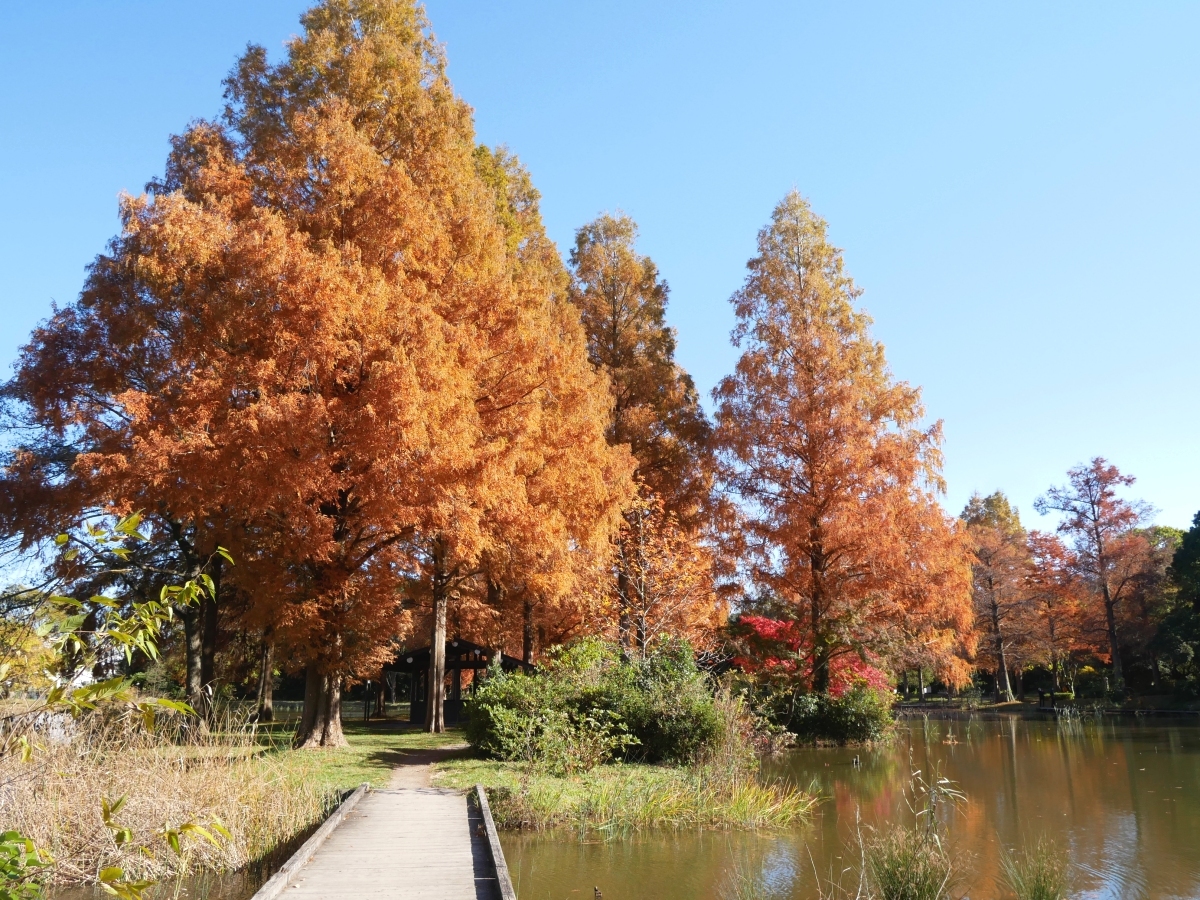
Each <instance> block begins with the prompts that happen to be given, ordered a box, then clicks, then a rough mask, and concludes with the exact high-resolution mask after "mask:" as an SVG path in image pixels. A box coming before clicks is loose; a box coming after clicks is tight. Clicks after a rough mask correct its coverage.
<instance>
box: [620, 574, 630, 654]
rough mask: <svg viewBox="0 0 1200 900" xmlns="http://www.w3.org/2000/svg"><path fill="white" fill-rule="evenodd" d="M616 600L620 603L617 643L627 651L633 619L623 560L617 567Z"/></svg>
mask: <svg viewBox="0 0 1200 900" xmlns="http://www.w3.org/2000/svg"><path fill="white" fill-rule="evenodd" d="M617 602H618V604H619V605H620V610H619V612H618V613H617V644H618V645H620V647H621V650H622V651H628V650H629V645H630V642H631V640H632V636H633V619H632V618H631V617H630V614H629V609H630V606H631V605H632V604H631V603H630V602H629V574H628V573H627V572H626V571H625V563H624V562H623V561H622V562H620V563H619V564H618V568H617Z"/></svg>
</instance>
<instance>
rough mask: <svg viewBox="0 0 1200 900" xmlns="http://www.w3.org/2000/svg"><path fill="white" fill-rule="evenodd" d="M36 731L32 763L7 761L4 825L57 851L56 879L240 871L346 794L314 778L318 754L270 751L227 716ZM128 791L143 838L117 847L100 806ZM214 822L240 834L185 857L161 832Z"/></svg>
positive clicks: (135, 834) (1, 764)
mask: <svg viewBox="0 0 1200 900" xmlns="http://www.w3.org/2000/svg"><path fill="white" fill-rule="evenodd" d="M29 737H30V740H31V741H33V742H34V743H36V744H37V745H38V747H37V750H36V752H35V753H34V755H33V758H32V759H31V760H30V761H28V762H22V761H21V760H20V759H19V758H18V757H16V756H10V757H6V758H3V759H0V822H2V823H3V825H4V827H5V828H11V829H15V830H17V831H19V832H21V833H22V834H23V835H25V836H27V837H29V838H32V839H33V840H34V842H35V843H36V844H37V845H38V846H39V847H41V848H44V849H46V850H49V851H50V853H51V854H52V855H53V856H54V858H55V866H54V869H53V871H52V873H51V879H52V881H53V882H54V883H59V884H64V883H72V882H89V881H94V880H95V879H96V877H97V874H98V872H99V870H100V869H101V868H103V867H106V866H119V867H121V868H122V869H124V870H125V871H126V873H127V874H128V875H130V876H132V877H136V878H147V879H154V880H163V879H168V878H171V877H174V876H177V875H182V874H186V873H188V872H189V871H197V870H216V871H229V870H235V869H239V868H241V867H243V866H244V865H246V864H248V863H251V862H253V861H256V860H258V859H260V858H262V857H264V856H266V855H267V854H268V853H269V852H270V851H272V850H273V849H275V848H276V847H278V846H280V845H282V844H285V843H287V842H288V841H289V840H290V839H292V838H293V837H294V836H296V835H297V834H299V833H302V832H304V831H305V830H306V829H308V828H309V827H311V826H312V825H314V824H315V823H317V822H319V821H320V820H321V819H322V818H323V817H324V816H325V815H326V813H327V812H328V810H329V809H330V807H331V805H332V804H333V803H335V802H336V800H337V797H336V796H334V795H333V794H332V793H331V792H330V791H329V790H328V789H326V788H323V787H321V786H320V782H319V781H318V780H316V779H313V778H311V777H308V776H309V775H310V774H311V771H310V770H313V769H315V768H316V767H317V766H319V764H320V760H319V759H318V758H317V757H315V756H311V755H305V754H276V753H272V752H268V751H269V747H264V743H263V741H262V740H261V737H262V736H261V735H260V734H259V733H258V732H257V730H256V729H255V727H254V726H253V725H251V724H249V723H247V722H246V721H244V720H243V719H240V718H238V717H236V716H232V715H228V714H227V715H224V716H222V717H220V718H219V720H218V721H216V722H215V723H214V724H213V727H211V728H210V727H198V726H197V724H196V722H195V720H194V719H192V720H189V719H184V718H182V717H179V718H176V717H167V718H163V719H160V721H159V722H158V723H157V724H156V726H155V727H154V728H153V729H149V730H148V729H146V728H144V727H141V726H140V724H138V723H137V722H135V721H131V720H130V719H128V718H126V717H122V716H116V715H103V714H93V715H89V716H86V717H83V718H81V719H78V720H74V719H71V718H70V717H67V716H60V717H52V718H45V719H43V720H42V721H40V722H39V723H37V728H36V730H35V731H34V732H33V733H31V734H30V735H29ZM120 797H125V798H126V803H125V805H124V807H123V808H122V809H121V811H120V813H119V814H118V815H117V816H116V817H115V820H116V823H117V824H120V825H124V826H126V827H128V828H129V829H130V830H131V831H132V840H129V841H126V842H125V843H124V844H123V845H121V846H118V844H117V842H116V841H115V840H114V835H113V831H112V829H111V828H110V827H109V826H106V824H105V823H104V821H103V820H102V818H101V805H102V802H103V801H105V800H108V801H115V800H117V799H118V798H120ZM213 820H218V821H220V822H221V823H223V825H224V827H225V828H226V829H228V831H229V832H230V834H231V838H230V839H228V840H221V841H218V842H217V843H216V844H215V845H214V844H210V843H208V842H205V841H202V840H191V841H188V842H186V844H185V845H184V847H183V852H182V853H175V852H173V851H172V850H171V849H170V848H169V847H168V845H167V843H166V841H165V839H163V838H162V837H160V836H158V835H157V832H159V831H162V830H164V829H167V828H177V827H178V826H179V825H181V824H183V823H185V822H194V823H196V824H200V825H206V824H208V823H210V822H212V821H213ZM141 847H146V848H147V850H148V851H149V852H143V851H142V850H141V849H140V848H141Z"/></svg>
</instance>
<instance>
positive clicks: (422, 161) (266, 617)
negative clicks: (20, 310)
mask: <svg viewBox="0 0 1200 900" xmlns="http://www.w3.org/2000/svg"><path fill="white" fill-rule="evenodd" d="M302 23H303V25H304V29H305V31H304V35H303V36H302V37H299V38H296V39H294V40H293V41H292V42H291V43H290V44H289V46H288V53H287V57H286V59H285V60H284V61H283V62H281V63H280V64H278V65H270V64H269V63H268V61H267V58H266V53H265V51H264V50H263V49H262V48H257V47H252V48H250V49H249V50H248V51H247V53H246V55H245V56H244V57H243V58H242V59H241V60H240V62H239V63H238V65H237V67H236V69H235V71H234V72H233V74H232V75H231V76H230V77H229V79H228V81H227V92H226V94H227V97H228V99H229V104H228V106H227V108H226V111H225V114H224V116H223V118H222V120H221V121H219V122H212V123H209V122H200V123H197V124H195V125H194V126H192V127H191V128H190V129H189V130H188V131H187V132H186V133H185V134H184V135H182V136H181V137H178V138H176V139H174V141H173V151H172V153H171V156H170V159H169V162H168V166H167V172H166V177H165V178H164V179H163V180H161V181H159V182H155V183H153V184H152V185H151V186H150V190H149V193H148V195H147V196H143V197H138V198H126V199H125V200H123V201H122V221H123V224H124V229H123V232H122V234H121V235H120V236H119V237H118V238H117V239H115V240H114V242H113V244H112V247H111V250H110V252H109V253H108V254H107V255H105V256H102V257H100V258H99V259H98V260H97V261H96V263H95V264H94V265H93V267H92V270H91V273H90V276H89V279H88V283H87V286H86V288H85V290H84V293H83V295H82V296H81V298H80V300H79V301H78V303H76V304H75V305H73V306H72V307H70V308H68V309H65V310H62V311H60V312H58V313H57V314H56V315H55V316H54V317H53V318H52V319H51V321H50V322H49V323H48V324H47V325H45V326H44V327H43V328H41V329H39V331H38V332H37V333H36V334H35V335H34V338H33V341H32V342H31V344H30V345H29V347H27V348H26V349H25V351H24V354H23V356H22V359H21V364H20V369H19V372H18V375H17V378H16V386H17V388H18V390H19V391H20V393H21V395H22V396H23V398H25V400H26V402H27V403H28V405H29V406H30V408H31V410H32V411H33V414H34V416H35V418H36V419H37V420H38V421H39V422H40V424H41V425H42V426H43V427H44V428H45V429H47V430H48V431H50V432H54V433H57V434H66V433H68V432H71V433H75V434H76V435H77V436H78V435H81V436H82V437H81V439H80V441H79V443H80V444H81V445H82V446H83V447H84V448H85V452H81V453H79V454H78V455H77V457H76V458H75V459H74V461H73V464H72V465H71V466H70V468H69V470H68V471H67V472H66V473H65V474H64V476H63V477H64V485H65V487H64V489H65V488H66V487H69V488H70V489H71V490H72V491H74V492H75V493H76V494H77V495H78V496H80V497H88V498H93V500H92V502H99V501H102V502H104V503H107V504H108V505H110V506H111V507H112V508H114V509H124V508H136V507H146V508H156V509H162V510H163V511H164V514H165V516H166V517H167V518H168V519H169V520H170V521H172V522H176V523H180V525H181V527H182V529H183V530H184V531H186V532H187V533H189V534H195V535H201V534H203V535H210V534H211V537H212V538H213V539H215V538H217V537H219V538H220V539H221V540H220V542H221V543H222V544H223V545H224V546H228V547H229V548H230V549H231V550H232V551H233V553H234V556H235V558H236V559H237V560H238V563H239V564H238V566H237V567H236V568H235V569H234V570H233V572H232V573H231V576H230V577H234V578H236V579H237V580H238V583H239V584H240V585H241V587H242V588H243V589H244V590H245V591H246V592H248V593H249V594H250V595H251V597H252V603H251V618H252V619H254V620H256V621H258V622H260V623H262V624H264V625H268V624H269V625H270V626H271V627H272V629H273V633H274V635H275V638H276V640H278V641H280V642H281V643H282V644H283V645H284V646H285V647H287V648H289V650H290V653H291V655H292V657H293V659H294V660H295V661H296V662H297V664H303V665H305V666H306V668H307V688H306V695H305V713H304V720H303V724H302V727H301V733H300V739H301V742H302V743H304V744H306V745H310V746H336V745H339V744H341V743H343V742H344V738H343V737H342V735H341V728H340V723H339V704H340V691H341V684H342V681H343V679H344V678H346V677H348V676H351V677H352V676H354V675H355V674H356V673H361V672H370V671H373V669H374V668H375V667H377V666H378V665H379V663H380V662H382V661H383V660H384V659H385V658H387V656H388V655H389V654H390V653H391V652H392V651H391V647H390V641H391V638H392V637H393V636H395V635H397V634H399V633H402V632H403V631H404V629H405V628H406V627H407V622H408V614H407V613H406V612H405V610H404V609H403V608H402V604H401V599H402V598H401V591H402V589H411V590H410V594H411V595H412V596H415V597H418V598H420V597H427V598H428V599H429V600H430V602H431V606H432V610H431V612H432V615H431V619H432V621H433V623H434V629H433V630H434V635H435V638H436V637H437V636H438V635H440V636H441V637H442V638H443V640H437V639H435V641H434V648H435V657H436V656H437V655H438V654H436V651H437V650H440V649H441V648H442V646H443V644H444V634H445V632H444V628H445V620H446V610H447V605H448V603H449V602H450V600H451V599H452V598H453V597H454V596H455V595H456V594H457V593H459V592H461V591H465V590H467V589H468V588H469V587H471V585H470V584H468V581H470V579H471V578H474V576H475V573H476V571H477V570H478V568H479V560H480V559H481V558H483V557H484V556H485V555H486V554H487V552H488V551H489V549H491V548H492V547H494V546H496V545H497V544H498V543H500V542H502V541H508V542H509V543H514V542H520V541H523V540H526V539H529V538H530V535H531V534H534V533H536V536H537V539H538V541H539V542H540V543H539V546H540V547H542V548H544V547H545V546H547V545H548V544H551V543H553V544H555V548H556V549H555V551H554V553H557V554H559V555H561V554H562V553H565V548H566V546H567V544H568V542H569V540H571V539H572V538H576V537H594V535H593V532H594V531H597V530H599V531H601V532H603V531H604V527H605V526H604V521H605V516H606V515H607V516H608V520H610V521H611V522H612V524H613V525H614V526H615V520H613V517H612V515H611V513H609V512H606V510H607V507H608V506H613V507H614V508H615V506H616V504H618V503H619V502H620V501H621V500H622V499H623V494H622V490H623V489H622V487H621V484H622V480H624V483H625V484H627V483H628V469H629V466H628V464H627V462H626V461H625V460H623V459H622V458H621V457H620V455H619V454H616V453H614V452H613V451H611V450H610V449H609V448H608V446H607V444H606V443H605V441H604V435H603V428H604V425H605V421H604V416H603V405H602V404H598V403H597V402H596V400H595V398H596V397H603V396H604V394H605V391H606V386H605V384H604V382H603V379H602V378H599V377H597V376H595V375H594V374H593V373H592V372H591V370H590V368H589V366H588V363H587V358H586V350H585V346H584V342H583V336H582V334H581V332H580V330H579V327H578V324H577V323H575V322H574V320H573V317H572V315H571V314H570V312H569V308H568V307H566V306H565V305H564V303H562V302H561V301H560V300H559V299H556V297H555V295H554V294H553V292H551V291H548V290H545V289H543V288H542V287H541V286H540V285H539V282H538V279H537V278H535V277H527V275H526V273H524V272H523V271H521V269H520V266H519V265H518V263H519V262H520V259H519V253H518V252H517V250H518V247H517V246H514V244H513V240H512V238H513V234H512V229H511V228H509V227H508V223H507V222H505V221H504V217H503V215H502V212H503V211H504V209H505V207H506V206H507V205H508V201H507V199H506V198H504V197H502V196H500V195H499V194H498V192H497V190H496V189H495V186H494V184H491V183H489V182H488V180H487V179H486V178H485V177H482V175H481V171H480V166H479V163H478V160H477V155H476V148H475V145H474V136H473V131H472V125H471V116H470V110H469V108H468V107H467V106H466V105H465V104H464V103H463V102H462V101H461V100H459V99H458V98H457V97H456V96H455V95H454V93H453V91H452V89H451V87H450V84H449V81H448V80H447V78H446V74H445V61H444V59H443V57H442V54H441V50H440V47H439V46H438V44H437V43H436V42H435V41H434V39H433V37H432V35H431V34H430V33H429V30H428V27H427V23H426V22H425V20H424V17H423V13H422V12H421V10H420V8H419V7H417V6H416V5H415V4H413V3H411V2H407V0H326V2H323V3H321V4H319V5H318V6H316V7H314V8H313V9H312V10H310V11H309V12H308V13H306V14H305V16H304V17H303V19H302ZM19 466H20V460H18V468H19ZM26 468H32V465H30V466H27V467H26ZM551 495H553V496H554V497H555V498H557V499H553V500H552V499H548V498H550V497H551ZM571 495H574V496H576V497H577V498H578V499H579V505H578V507H575V508H573V509H575V510H576V511H569V510H568V506H567V504H565V503H563V502H562V499H561V498H563V497H566V496H571ZM548 510H552V511H555V512H556V513H557V515H549V516H543V514H544V513H546V512H547V511H548ZM546 519H551V520H552V521H550V522H549V523H547V522H546V521H545V520H546ZM585 520H586V521H585ZM544 555H553V554H552V553H550V551H546V552H545V554H544ZM468 576H469V577H468ZM414 586H415V587H414ZM431 675H432V676H433V677H431V678H430V682H431V685H432V684H436V685H437V687H438V688H440V685H441V683H442V679H441V672H440V671H437V672H431ZM433 705H434V704H431V706H433ZM436 706H437V710H438V711H439V713H440V703H438V704H436ZM429 726H430V727H431V728H435V729H437V728H440V722H438V721H437V720H436V717H435V720H433V721H431V722H430V723H429Z"/></svg>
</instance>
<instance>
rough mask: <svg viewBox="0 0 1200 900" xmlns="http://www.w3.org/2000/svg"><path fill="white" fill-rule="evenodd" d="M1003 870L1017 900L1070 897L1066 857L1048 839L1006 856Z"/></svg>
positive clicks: (1003, 858) (1068, 868) (1002, 863)
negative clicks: (1068, 894) (1068, 893)
mask: <svg viewBox="0 0 1200 900" xmlns="http://www.w3.org/2000/svg"><path fill="white" fill-rule="evenodd" d="M1000 868H1001V872H1002V873H1003V880H1004V883H1005V884H1006V885H1007V886H1008V889H1009V890H1010V891H1012V892H1013V894H1015V895H1016V897H1017V900H1063V898H1065V897H1066V896H1067V888H1068V881H1069V874H1070V866H1069V861H1068V858H1067V854H1066V853H1065V852H1063V850H1061V849H1060V848H1059V847H1058V846H1057V845H1056V844H1054V843H1053V842H1052V841H1050V840H1048V839H1046V838H1042V839H1040V840H1039V841H1037V843H1035V844H1033V845H1032V846H1027V847H1025V849H1024V851H1023V852H1022V853H1020V854H1011V853H1006V854H1005V855H1004V856H1003V857H1002V858H1001V860H1000Z"/></svg>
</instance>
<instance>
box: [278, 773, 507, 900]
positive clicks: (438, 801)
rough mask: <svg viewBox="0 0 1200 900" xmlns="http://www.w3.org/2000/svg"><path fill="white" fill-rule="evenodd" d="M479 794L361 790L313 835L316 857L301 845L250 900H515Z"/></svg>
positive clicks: (405, 789) (483, 801)
mask: <svg viewBox="0 0 1200 900" xmlns="http://www.w3.org/2000/svg"><path fill="white" fill-rule="evenodd" d="M360 791H362V789H360ZM358 793H359V792H356V794H358ZM479 796H480V800H476V795H475V794H474V793H473V794H472V795H471V796H470V797H468V796H467V795H464V794H462V793H460V792H458V791H451V790H444V789H439V788H429V787H425V788H401V789H398V790H381V791H363V792H362V793H361V795H360V796H358V797H357V799H356V798H351V801H353V802H351V801H347V803H346V804H344V806H346V807H349V809H348V811H344V810H339V813H341V814H342V815H341V818H337V816H338V813H335V814H334V816H333V817H331V822H330V823H327V825H326V826H323V830H324V831H325V832H326V833H325V834H324V835H321V834H320V833H318V834H317V835H314V838H313V840H314V841H316V843H317V846H316V848H315V852H313V851H312V850H311V848H310V850H309V852H308V853H307V854H306V852H305V850H304V848H302V849H301V851H300V852H298V854H297V856H296V857H293V860H289V863H288V864H285V866H284V867H283V869H281V870H280V872H279V873H277V875H276V876H274V877H273V878H272V879H271V881H270V882H268V883H267V884H266V885H264V886H263V889H262V890H260V891H259V892H258V893H257V894H255V896H254V900H276V898H284V900H315V898H326V900H340V898H347V900H349V898H360V897H361V898H364V900H409V898H412V900H417V898H422V900H426V898H438V900H515V895H514V894H512V888H511V884H510V883H509V882H508V873H507V870H505V868H504V857H503V853H502V852H501V851H500V849H499V842H498V841H496V842H495V843H494V845H493V843H492V841H493V840H494V839H495V828H494V826H492V825H491V815H490V813H487V814H486V819H485V815H484V810H485V809H486V803H487V801H486V798H485V797H482V794H481V792H480V795H479ZM481 802H482V804H483V808H481V805H480V803H481ZM334 819H336V821H333V820H334ZM306 847H308V845H306ZM493 847H494V849H493ZM493 853H495V855H496V859H497V862H498V863H499V865H494V864H493ZM310 857H311V858H310ZM289 867H290V868H289Z"/></svg>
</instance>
